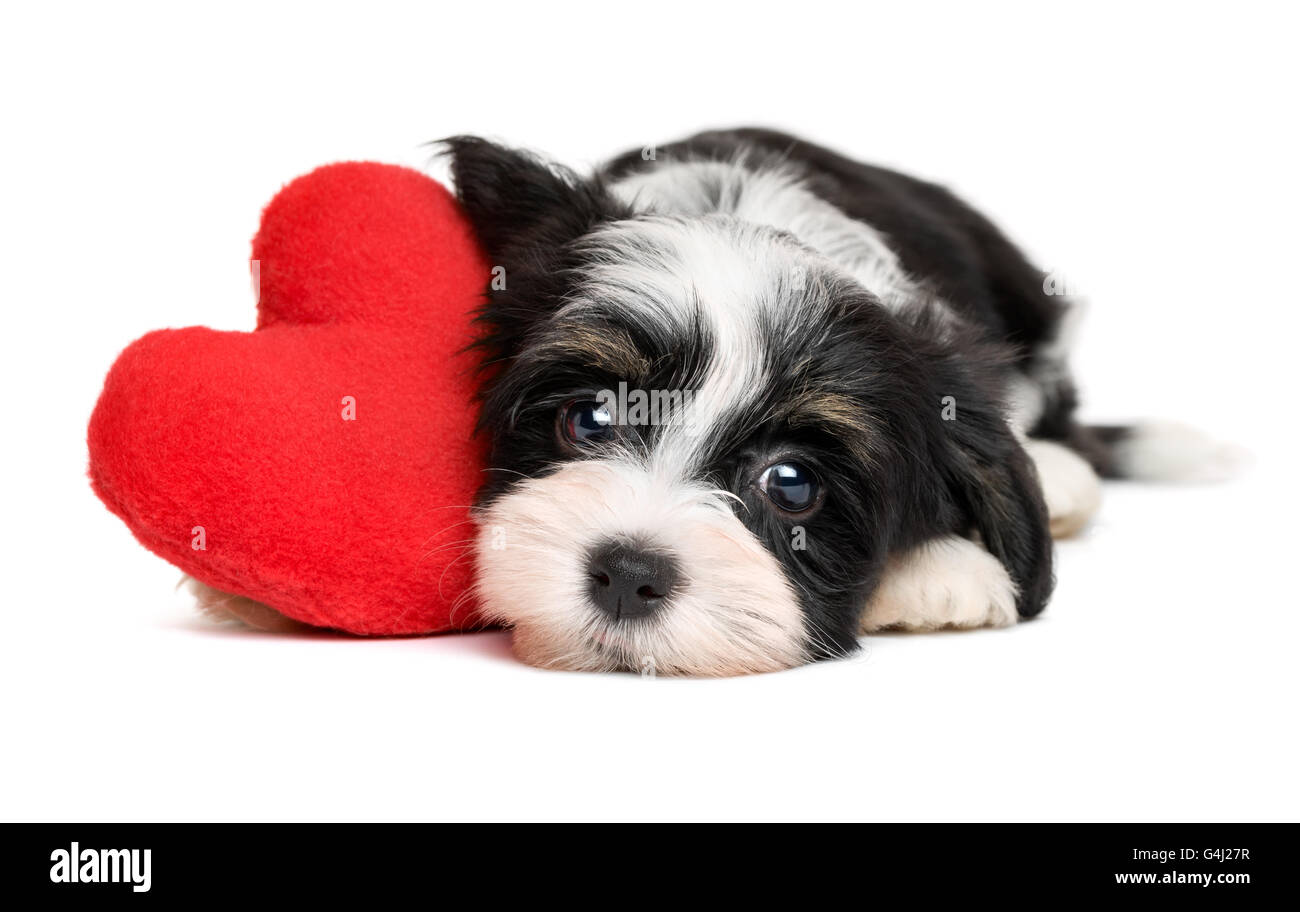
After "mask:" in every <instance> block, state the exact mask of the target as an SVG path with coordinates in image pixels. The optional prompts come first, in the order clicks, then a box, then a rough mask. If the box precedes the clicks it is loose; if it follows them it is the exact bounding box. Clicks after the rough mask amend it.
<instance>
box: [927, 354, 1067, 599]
mask: <svg viewBox="0 0 1300 912" xmlns="http://www.w3.org/2000/svg"><path fill="white" fill-rule="evenodd" d="M944 348H945V351H944V352H943V353H942V354H941V355H940V356H939V359H938V365H939V370H938V378H939V379H938V389H937V395H936V397H935V401H934V402H933V403H932V406H931V407H932V408H933V410H934V411H933V412H932V415H934V416H936V417H937V421H936V423H935V424H934V425H932V426H933V427H934V428H936V435H937V438H938V439H937V443H936V445H935V447H934V450H935V451H936V452H937V454H938V456H937V458H938V461H939V464H940V466H941V469H942V471H943V473H944V475H945V478H944V481H945V484H946V487H947V490H948V491H949V492H950V495H951V497H952V501H953V502H954V503H955V505H956V506H957V508H958V509H959V510H960V511H961V512H962V513H964V514H965V516H966V517H967V519H968V520H969V522H970V523H971V525H972V527H973V528H974V530H975V531H977V532H978V533H979V536H980V539H981V541H982V542H983V544H984V547H985V548H987V549H988V551H989V553H990V554H992V555H993V556H994V557H996V558H997V559H998V560H999V561H1001V562H1002V565H1003V566H1005V567H1006V568H1007V572H1008V573H1009V574H1010V576H1011V579H1012V580H1013V581H1014V582H1015V584H1016V587H1017V589H1018V596H1017V599H1016V611H1017V613H1018V614H1019V615H1020V616H1021V617H1033V616H1034V615H1036V614H1038V613H1039V612H1041V611H1042V610H1043V608H1044V607H1045V606H1046V605H1047V600H1048V598H1049V597H1050V596H1051V594H1052V587H1053V585H1054V583H1055V580H1054V578H1053V575H1052V536H1051V532H1050V528H1049V525H1048V516H1047V505H1046V503H1045V502H1044V500H1043V491H1042V485H1041V484H1040V482H1039V479H1038V472H1037V470H1036V469H1035V468H1034V464H1033V461H1032V460H1031V459H1030V458H1029V454H1028V453H1026V452H1025V449H1024V447H1023V446H1022V445H1021V443H1020V441H1019V440H1018V439H1017V438H1016V435H1015V434H1014V433H1012V431H1011V427H1010V426H1009V424H1008V423H1007V418H1006V414H1005V411H1004V407H1003V401H1002V391H1001V389H1000V380H999V378H1000V377H1001V376H1002V371H1003V365H1004V364H1005V355H1006V353H1005V352H1004V351H1001V350H1000V349H997V348H993V347H989V346H988V345H986V344H983V343H981V342H979V341H968V342H967V343H965V344H961V345H958V346H951V345H946V346H945V347H944Z"/></svg>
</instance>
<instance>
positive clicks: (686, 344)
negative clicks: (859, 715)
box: [446, 129, 1197, 675]
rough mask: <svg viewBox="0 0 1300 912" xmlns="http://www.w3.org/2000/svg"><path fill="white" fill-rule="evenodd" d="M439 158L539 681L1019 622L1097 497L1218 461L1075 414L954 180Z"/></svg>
mask: <svg viewBox="0 0 1300 912" xmlns="http://www.w3.org/2000/svg"><path fill="white" fill-rule="evenodd" d="M446 146H447V149H448V152H449V154H450V157H451V161H452V172H453V177H454V179H455V183H456V190H457V194H458V196H459V198H460V199H461V201H462V203H463V205H464V207H465V210H466V212H467V214H468V215H469V217H470V219H471V221H472V222H473V224H474V226H475V228H476V231H477V233H478V235H479V239H480V241H481V242H482V244H483V246H484V249H485V250H486V251H487V253H488V256H489V258H490V260H491V262H492V263H493V265H494V266H495V267H497V268H496V269H495V270H494V281H493V283H492V287H491V289H490V290H489V292H488V297H487V302H486V304H485V305H484V308H483V311H482V314H481V318H482V320H483V322H484V323H485V325H486V335H485V338H484V341H483V349H484V352H485V358H484V363H485V382H484V391H483V411H482V418H481V430H482V431H483V432H485V433H487V434H489V435H490V436H491V443H492V447H491V456H490V460H491V464H490V466H489V475H490V478H489V481H488V482H487V483H486V485H485V486H484V488H483V491H482V492H481V495H480V498H479V503H478V504H477V506H476V511H475V512H476V518H477V520H478V523H479V527H480V531H479V538H478V544H477V561H478V596H479V602H480V608H481V611H482V612H483V614H484V616H485V617H487V618H489V619H491V620H495V621H499V622H502V623H505V624H508V625H510V626H512V627H513V628H514V637H515V646H516V652H517V653H518V654H519V655H520V656H521V657H522V658H523V659H525V660H526V661H529V662H531V663H534V664H537V665H543V666H548V667H557V668H570V669H586V670H623V669H632V670H642V671H645V670H654V671H655V672H657V673H661V674H703V675H719V674H738V673H744V672H753V671H765V670H772V669H778V668H786V667H791V666H794V665H798V664H801V663H804V662H808V661H813V660H816V659H820V658H826V657H834V656H840V655H844V654H846V653H848V652H850V651H851V650H853V649H855V648H856V646H857V640H856V638H857V635H858V634H860V633H861V632H863V631H868V630H874V629H880V628H886V627H890V628H907V629H929V628H938V627H978V626H1005V625H1009V624H1012V623H1014V622H1015V621H1016V619H1017V618H1029V617H1033V616H1034V615H1036V614H1038V613H1039V612H1040V611H1042V610H1043V608H1044V606H1045V605H1046V603H1047V600H1048V597H1049V596H1050V594H1051V591H1052V587H1053V573H1052V536H1053V535H1056V536H1058V537H1059V536H1062V535H1068V534H1071V533H1072V532H1074V531H1076V530H1078V529H1079V528H1080V527H1082V526H1083V525H1084V524H1085V523H1086V522H1087V521H1088V518H1089V517H1090V516H1091V515H1092V513H1093V512H1094V511H1095V510H1096V508H1097V506H1098V502H1099V496H1100V485H1099V480H1098V476H1099V475H1101V476H1110V477H1150V476H1153V475H1166V476H1167V475H1171V474H1177V473H1178V472H1179V471H1180V470H1181V469H1186V468H1195V467H1196V465H1197V462H1196V460H1195V459H1191V460H1187V461H1184V462H1183V463H1178V462H1173V463H1170V462H1168V461H1167V460H1165V459H1162V456H1167V455H1168V453H1169V450H1168V448H1167V447H1163V445H1162V442H1161V438H1160V437H1159V434H1158V432H1155V433H1153V432H1151V431H1149V430H1147V429H1143V428H1118V427H1111V428H1097V427H1086V426H1083V425H1080V424H1079V423H1077V422H1076V421H1075V417H1074V410H1075V404H1076V397H1075V392H1074V386H1073V383H1072V380H1071V378H1070V375H1069V373H1068V370H1067V368H1066V361H1065V358H1066V344H1065V343H1066V338H1065V337H1066V335H1067V332H1066V326H1067V323H1068V315H1069V302H1068V301H1066V300H1065V299H1063V298H1060V297H1057V296H1054V295H1052V294H1050V293H1049V291H1048V290H1047V287H1046V286H1045V283H1044V275H1043V273H1042V272H1040V271H1039V270H1038V269H1036V268H1035V267H1034V266H1032V265H1031V264H1030V263H1029V262H1028V261H1027V260H1026V259H1025V257H1024V256H1023V255H1022V254H1021V253H1020V252H1019V251H1018V250H1017V249H1016V248H1015V247H1014V246H1013V245H1012V244H1011V243H1010V242H1009V241H1007V240H1006V238H1005V237H1004V236H1003V235H1002V234H1001V233H1000V232H999V231H998V230H997V229H996V228H995V227H994V226H993V225H992V224H991V223H990V222H989V221H987V220H986V219H985V218H983V217H982V216H980V215H979V214H978V213H976V212H974V211H973V210H971V209H970V208H969V207H967V206H966V205H965V204H963V203H962V202H961V201H960V200H958V199H957V198H956V197H954V196H953V195H952V194H950V193H949V192H948V191H946V190H944V189H943V188H940V187H938V186H935V185H933V184H928V183H924V182H922V181H918V180H915V179H913V178H910V177H906V176H904V175H902V174H898V173H895V172H893V171H888V170H885V169H881V168H876V167H871V166H868V165H863V164H859V163H857V162H854V161H851V160H849V159H846V158H843V157H841V156H839V155H837V154H835V153H833V152H830V151H828V150H826V149H823V148H820V147H817V146H815V145H811V144H809V143H805V142H802V141H799V140H797V139H795V138H794V137H791V136H787V135H783V134H779V133H775V132H771V131H767V130H756V129H746V130H730V131H717V132H710V133H704V134H701V135H699V136H696V137H694V138H692V139H690V140H687V141H684V142H681V143H676V144H673V145H669V146H664V147H659V148H657V149H647V150H636V151H633V152H630V153H628V154H627V155H624V156H622V157H620V158H618V159H616V160H614V161H613V162H611V163H609V164H608V165H607V166H606V167H604V168H602V169H600V170H599V171H598V173H597V174H595V175H593V176H592V177H590V178H579V177H578V176H576V175H574V174H573V173H571V172H569V171H567V170H564V169H561V168H557V167H555V166H552V165H549V164H547V163H545V162H543V161H541V160H539V159H537V158H535V157H533V156H531V155H528V154H525V153H520V152H518V151H514V150H511V149H507V148H504V147H501V146H499V145H495V144H493V143H489V142H486V141H484V140H481V139H477V138H473V137H457V138H454V139H451V140H448V141H446ZM614 390H618V391H619V392H618V394H617V395H615V394H613V392H612V391H614ZM629 391H631V394H630V395H629ZM646 402H650V403H652V406H651V407H649V408H646V407H644V405H645V403H646ZM629 403H631V405H630V406H629ZM661 403H662V404H663V405H664V409H663V410H662V411H661V410H660V409H659V408H658V406H659V404H661ZM668 406H672V407H671V408H668ZM1177 446H1178V443H1177V442H1175V452H1177Z"/></svg>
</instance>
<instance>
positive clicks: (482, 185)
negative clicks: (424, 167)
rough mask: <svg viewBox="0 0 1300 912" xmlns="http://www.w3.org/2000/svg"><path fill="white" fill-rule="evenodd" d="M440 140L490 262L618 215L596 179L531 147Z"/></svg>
mask: <svg viewBox="0 0 1300 912" xmlns="http://www.w3.org/2000/svg"><path fill="white" fill-rule="evenodd" d="M440 145H442V147H443V148H444V150H445V152H446V154H447V155H448V156H450V158H451V174H452V179H453V180H454V181H455V184H456V195H457V197H459V199H460V201H461V204H462V205H463V206H464V207H465V212H466V214H467V215H468V216H469V219H470V222H471V223H472V224H473V225H474V230H475V233H476V234H477V235H478V238H479V242H480V243H481V244H482V245H483V249H484V250H485V251H487V254H488V256H489V257H490V258H491V259H493V260H494V261H498V262H499V261H500V260H501V259H502V258H504V257H505V256H506V255H507V254H509V253H510V252H511V251H512V249H514V248H516V247H520V248H524V249H534V250H536V249H546V248H551V249H557V248H559V247H561V246H563V245H564V244H566V243H568V242H569V241H571V240H574V239H575V238H578V237H581V236H582V235H583V234H586V233H587V232H588V231H590V230H591V229H592V228H593V227H594V226H595V225H596V224H597V223H598V222H600V221H602V220H605V219H608V218H611V217H618V216H619V215H621V214H622V213H621V210H620V208H619V207H618V206H617V205H615V204H614V202H613V201H612V200H611V199H610V198H609V197H608V196H607V195H606V194H605V192H604V191H603V189H602V188H601V187H600V185H599V184H598V183H596V182H594V181H584V180H582V179H580V178H579V177H578V176H577V175H576V174H574V173H573V172H571V171H569V170H568V169H566V168H562V167H560V166H558V165H554V164H550V163H548V162H546V161H543V160H542V159H541V158H539V157H538V156H536V155H534V154H532V153H531V152H525V151H523V150H520V149H511V148H507V147H506V146H501V145H498V144H496V143H493V142H489V141H488V140H485V139H481V138H479V137H477V136H453V137H450V138H448V139H444V140H441V142H440Z"/></svg>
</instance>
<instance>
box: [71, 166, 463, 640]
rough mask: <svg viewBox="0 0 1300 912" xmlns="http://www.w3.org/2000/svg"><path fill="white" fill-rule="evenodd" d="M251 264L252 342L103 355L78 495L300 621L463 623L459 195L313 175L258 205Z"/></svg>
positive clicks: (217, 341) (378, 630) (374, 626)
mask: <svg viewBox="0 0 1300 912" xmlns="http://www.w3.org/2000/svg"><path fill="white" fill-rule="evenodd" d="M252 259H253V261H254V263H255V267H256V271H258V272H260V284H261V294H260V300H259V303H258V318H257V329H256V330H255V331H254V332H216V331H213V330H210V329H205V328H202V327H192V328H189V329H175V330H173V329H166V330H160V331H158V332H153V333H150V334H148V335H146V336H144V337H143V338H141V339H139V340H138V341H136V342H134V343H132V344H131V345H130V346H129V347H128V348H127V349H126V350H125V351H124V352H122V354H121V355H120V356H119V357H118V359H117V361H116V363H115V364H114V365H113V367H112V369H111V370H110V371H109V374H108V379H107V380H106V381H105V383H104V390H103V392H102V393H101V395H100V398H99V402H98V404H97V405H96V407H95V411H94V414H93V415H92V416H91V420H90V430H89V447H90V478H91V483H92V485H93V487H94V490H95V492H96V493H97V494H98V495H99V497H100V498H101V499H102V500H103V501H104V503H105V504H107V505H108V508H109V509H110V510H112V511H113V512H114V513H116V514H117V515H118V516H120V517H121V518H122V520H123V521H125V522H126V524H127V526H128V527H129V528H130V529H131V531H132V532H133V533H134V534H135V536H136V538H138V539H139V540H140V541H141V543H143V544H144V545H145V547H147V548H149V549H150V550H151V551H153V552H154V553H156V554H158V555H159V556H160V557H163V558H165V559H166V560H168V561H170V562H171V563H173V564H175V565H176V566H177V567H180V568H181V569H182V570H184V571H185V572H186V573H188V574H190V575H192V576H194V577H196V578H197V579H199V580H201V581H203V582H205V583H207V584H209V585H211V586H214V587H216V588H218V589H222V590H225V591H227V592H231V593H234V594H237V595H245V596H248V597H249V598H252V599H255V600H256V601H259V602H262V603H264V604H266V605H269V606H271V607H272V608H275V609H276V610H278V611H280V612H281V613H283V614H285V615H287V616H288V617H291V618H294V619H296V620H299V621H303V622H305V623H308V624H313V625H316V626H320V627H330V628H335V629H338V630H344V631H348V632H350V633H356V634H419V633H434V632H438V631H445V630H452V629H462V628H465V627H469V626H473V625H474V624H475V620H476V619H475V617H474V612H473V608H474V606H473V605H472V603H470V601H469V600H470V595H469V593H470V588H469V587H470V583H471V580H472V572H473V567H472V557H471V555H470V551H469V549H468V547H467V544H468V540H469V539H470V538H471V537H472V526H471V524H470V522H469V515H468V506H469V504H470V502H471V498H472V497H473V495H474V491H475V489H476V488H477V486H478V485H479V484H480V482H481V480H482V466H483V465H484V452H483V447H482V444H481V441H480V440H479V439H477V438H475V437H474V436H473V435H472V430H473V424H474V419H475V407H474V398H473V396H474V382H473V379H474V378H473V369H474V362H473V357H472V355H468V354H465V353H463V349H464V348H465V347H466V345H467V344H468V343H469V342H470V341H471V340H472V338H473V335H474V331H473V326H472V322H471V311H472V310H473V308H474V307H475V305H476V304H477V301H478V297H479V295H480V293H481V292H482V290H483V289H484V288H485V287H486V285H487V279H488V265H487V262H486V260H485V259H484V257H483V254H482V252H481V251H480V250H479V248H478V246H477V244H476V243H475V240H474V237H473V234H472V232H471V229H470V227H469V225H468V223H467V222H466V220H465V218H464V216H463V214H462V213H461V212H460V209H459V207H458V206H457V204H456V201H455V200H454V199H453V198H452V196H451V195H450V194H449V193H448V192H447V190H446V189H444V188H443V187H442V186H441V185H439V184H438V183H436V182H435V181H433V180H431V179H430V178H428V177H426V176H425V175H423V174H420V173H419V172H416V171H412V170H410V169H407V168H400V167H396V166H392V165H382V164H374V163H347V164H337V165H329V166H326V167H324V168H320V169H319V170H317V171H314V172H312V173H311V174H308V175H306V176H305V177H300V178H298V179H297V180H295V181H293V182H292V183H290V184H289V185H288V186H286V187H285V188H284V189H283V190H281V191H280V193H279V194H278V195H277V196H276V197H275V199H273V200H272V201H271V203H270V205H268V206H267V207H266V211H265V212H264V213H263V215H262V224H261V228H260V230H259V231H258V233H257V236H256V237H255V238H254V240H253V254H252ZM255 274H256V273H255ZM200 527H201V528H200ZM200 545H201V546H202V547H198V546H200Z"/></svg>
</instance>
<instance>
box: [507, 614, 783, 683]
mask: <svg viewBox="0 0 1300 912" xmlns="http://www.w3.org/2000/svg"><path fill="white" fill-rule="evenodd" d="M512 645H513V648H514V653H515V656H516V657H517V658H518V659H519V660H520V661H522V662H524V663H525V664H528V665H532V666H535V667H537V668H546V669H551V670H555V671H586V672H631V673H635V674H641V675H646V676H660V675H662V676H666V677H677V676H681V677H734V676H738V675H747V674H760V673H763V672H769V671H781V670H783V669H787V668H793V667H795V666H798V665H802V664H804V663H805V662H806V661H807V660H808V659H807V656H806V654H805V653H804V651H803V650H792V651H787V652H783V653H776V654H774V653H770V652H758V651H749V652H737V653H734V654H732V655H725V656H724V655H716V656H708V657H704V656H700V657H696V658H694V659H690V658H688V657H686V656H682V655H673V654H672V651H668V653H667V656H668V657H667V658H665V657H663V656H664V655H665V653H660V655H656V654H655V653H653V652H648V651H646V650H644V649H643V648H642V647H640V646H639V645H638V644H637V642H636V639H635V638H634V637H629V636H626V635H624V634H620V633H619V632H616V631H605V630H596V631H594V632H593V633H591V635H590V636H586V637H585V638H583V637H578V638H574V637H572V636H571V635H569V632H568V631H565V630H560V629H556V628H547V627H545V626H544V625H536V624H527V625H515V626H514V628H513V641H512Z"/></svg>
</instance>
